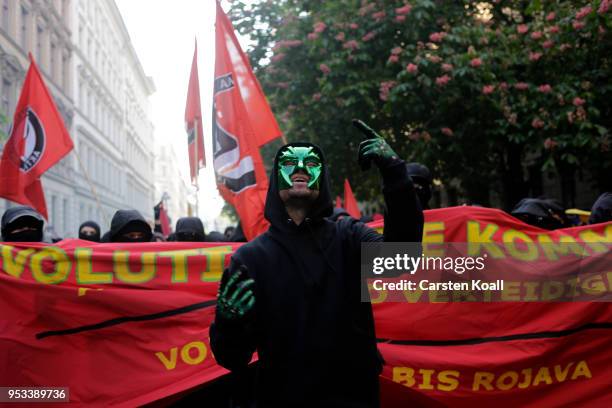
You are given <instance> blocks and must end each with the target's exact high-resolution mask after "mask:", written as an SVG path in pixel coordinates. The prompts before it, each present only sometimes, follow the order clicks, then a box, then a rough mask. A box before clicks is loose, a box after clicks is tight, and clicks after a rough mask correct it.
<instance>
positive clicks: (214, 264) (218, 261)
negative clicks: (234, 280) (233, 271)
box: [202, 246, 232, 282]
mask: <svg viewBox="0 0 612 408" xmlns="http://www.w3.org/2000/svg"><path fill="white" fill-rule="evenodd" d="M231 253H232V247H231V246H218V247H209V248H204V249H203V254H204V255H205V256H206V270H205V271H204V272H202V282H217V281H219V280H220V279H221V274H222V273H223V266H224V263H225V256H226V255H227V254H231Z"/></svg>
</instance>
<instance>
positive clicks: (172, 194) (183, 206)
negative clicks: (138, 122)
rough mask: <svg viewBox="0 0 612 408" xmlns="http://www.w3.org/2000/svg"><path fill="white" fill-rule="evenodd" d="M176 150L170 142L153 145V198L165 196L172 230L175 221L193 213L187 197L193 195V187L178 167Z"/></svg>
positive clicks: (157, 200) (158, 198) (191, 204)
mask: <svg viewBox="0 0 612 408" xmlns="http://www.w3.org/2000/svg"><path fill="white" fill-rule="evenodd" d="M177 163H179V161H178V159H177V157H176V152H175V151H174V148H173V147H172V145H171V144H169V143H168V144H161V143H160V144H156V145H155V166H154V168H155V191H156V195H155V200H156V203H158V202H159V201H160V200H161V199H162V198H164V197H165V200H164V204H165V207H166V209H167V211H168V217H169V218H170V225H171V226H172V230H173V231H174V227H175V226H176V221H177V220H178V219H179V218H181V217H187V216H189V215H191V214H193V213H194V206H193V203H191V202H190V201H188V200H187V197H189V196H193V199H192V201H194V200H195V195H194V194H193V189H192V188H191V187H188V186H187V183H186V182H185V179H184V177H183V175H182V174H181V171H180V169H179V168H178V166H177Z"/></svg>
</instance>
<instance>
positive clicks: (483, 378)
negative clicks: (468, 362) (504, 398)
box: [472, 371, 495, 391]
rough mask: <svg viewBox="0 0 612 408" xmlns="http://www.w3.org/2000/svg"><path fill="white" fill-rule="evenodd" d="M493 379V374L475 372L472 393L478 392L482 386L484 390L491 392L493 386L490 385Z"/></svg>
mask: <svg viewBox="0 0 612 408" xmlns="http://www.w3.org/2000/svg"><path fill="white" fill-rule="evenodd" d="M494 379H495V374H493V373H489V372H486V371H476V372H475V373H474V382H473V384H472V391H480V387H481V386H483V387H484V388H485V389H486V390H488V391H491V390H492V389H493V385H491V383H492V382H493V380H494Z"/></svg>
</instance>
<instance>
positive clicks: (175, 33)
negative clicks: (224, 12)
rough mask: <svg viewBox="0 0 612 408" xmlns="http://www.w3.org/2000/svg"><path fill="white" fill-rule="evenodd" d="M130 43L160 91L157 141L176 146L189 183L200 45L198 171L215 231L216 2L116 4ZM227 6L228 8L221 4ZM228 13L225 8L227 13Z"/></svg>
mask: <svg viewBox="0 0 612 408" xmlns="http://www.w3.org/2000/svg"><path fill="white" fill-rule="evenodd" d="M115 1H116V3H117V6H118V7H119V10H120V11H121V15H122V16H123V20H124V22H125V25H126V27H127V29H128V32H129V34H130V37H131V40H132V44H133V45H134V48H135V49H136V53H137V54H138V57H139V58H140V62H141V64H142V66H143V68H144V71H145V73H146V74H147V75H149V76H151V77H153V81H154V82H155V87H156V89H157V91H156V92H155V94H154V95H153V96H152V97H151V120H152V121H153V125H154V127H155V138H156V140H157V141H160V142H162V141H169V142H171V143H172V145H173V146H174V150H175V152H176V155H177V157H178V161H179V166H180V168H181V170H182V172H183V176H184V178H185V180H187V174H188V171H189V167H188V160H187V135H186V132H185V123H184V114H185V101H186V98H187V84H188V82H189V72H190V69H191V61H192V58H193V51H194V39H195V38H197V41H198V70H199V78H200V99H201V103H202V117H203V127H204V144H205V150H206V163H207V167H206V169H204V170H202V171H200V179H199V180H200V217H201V218H202V219H203V221H205V223H206V224H208V225H207V227H208V230H210V229H212V228H213V227H214V226H213V224H211V222H212V221H213V219H214V218H215V217H217V216H218V214H219V212H220V210H221V208H222V206H223V199H222V198H221V197H220V196H219V194H218V192H217V188H216V185H215V181H214V173H213V168H212V147H211V146H212V143H211V137H210V132H211V124H210V118H211V115H210V112H211V109H212V106H211V104H212V100H211V95H212V82H213V75H214V59H215V48H214V22H215V2H214V0H175V1H167V0H115ZM222 4H223V5H224V6H226V4H224V3H222ZM226 9H227V8H226Z"/></svg>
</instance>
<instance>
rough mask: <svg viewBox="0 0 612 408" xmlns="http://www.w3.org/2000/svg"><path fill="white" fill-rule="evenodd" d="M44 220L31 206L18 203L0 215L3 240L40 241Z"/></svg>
mask: <svg viewBox="0 0 612 408" xmlns="http://www.w3.org/2000/svg"><path fill="white" fill-rule="evenodd" d="M44 224H45V220H44V219H43V217H42V216H41V215H40V214H39V213H38V212H37V211H36V210H35V209H33V208H32V207H29V206H27V205H18V206H15V207H11V208H9V209H8V210H6V211H5V212H4V214H3V215H2V240H3V241H4V242H42V240H43V226H44Z"/></svg>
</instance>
